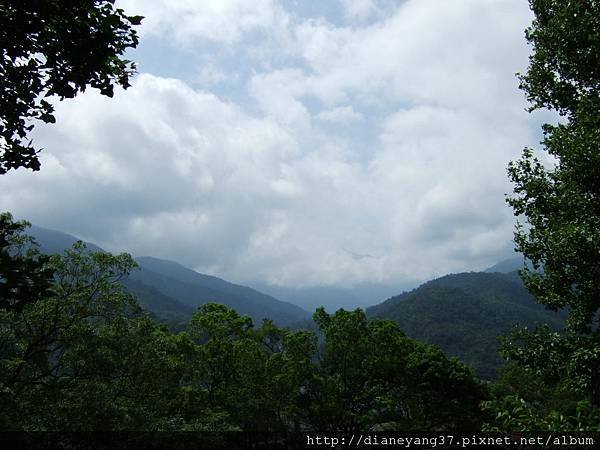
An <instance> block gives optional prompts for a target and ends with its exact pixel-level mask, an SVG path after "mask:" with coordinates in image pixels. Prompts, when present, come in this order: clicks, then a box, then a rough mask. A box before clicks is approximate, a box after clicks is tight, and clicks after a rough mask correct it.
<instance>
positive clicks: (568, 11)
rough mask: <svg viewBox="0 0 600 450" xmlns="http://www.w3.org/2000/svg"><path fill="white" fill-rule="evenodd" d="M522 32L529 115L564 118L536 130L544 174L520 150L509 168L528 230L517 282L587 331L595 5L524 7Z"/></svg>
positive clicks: (514, 201) (599, 230)
mask: <svg viewBox="0 0 600 450" xmlns="http://www.w3.org/2000/svg"><path fill="white" fill-rule="evenodd" d="M530 5H531V8H532V10H533V12H534V14H535V20H534V21H533V24H532V25H531V27H530V28H529V29H528V30H527V32H526V37H527V40H528V42H529V43H530V44H531V45H532V47H533V53H532V55H531V57H530V65H529V68H528V71H527V73H526V74H525V75H523V76H521V88H522V89H523V90H524V91H525V92H526V94H527V97H528V99H529V100H530V101H531V102H532V107H531V109H532V110H533V109H537V108H549V109H552V110H555V111H557V112H558V113H560V114H561V115H562V116H564V117H565V119H564V122H563V123H560V124H557V125H550V124H546V125H544V126H543V131H544V140H543V142H542V145H543V147H544V150H546V151H547V152H548V153H549V155H551V156H552V157H553V158H554V161H555V162H556V163H555V165H554V166H553V167H547V166H546V165H544V164H543V163H542V162H541V161H540V160H539V158H536V157H535V156H534V151H533V150H532V149H529V148H526V149H525V151H524V152H523V156H522V158H521V159H520V160H518V161H516V162H514V163H512V164H511V165H510V167H509V175H510V178H511V179H512V181H513V182H514V184H515V189H514V195H513V196H512V197H511V198H509V200H508V201H509V203H510V205H511V206H512V207H513V208H514V211H515V214H517V215H523V216H524V217H525V219H526V221H527V226H523V225H520V226H519V227H518V228H517V232H516V236H515V237H516V245H517V250H518V251H520V252H522V253H523V254H524V255H525V256H526V257H527V258H529V259H530V260H531V261H532V262H533V264H534V266H535V268H536V269H540V268H543V270H531V269H527V268H526V269H524V271H523V275H524V281H525V284H526V286H527V287H528V289H529V290H530V291H531V292H532V293H533V294H534V295H535V296H536V298H537V299H538V300H539V301H540V302H541V303H544V304H546V305H547V306H549V307H551V308H553V309H560V308H564V307H567V306H568V307H569V308H570V317H569V324H570V326H571V327H572V328H573V329H575V330H585V329H589V328H590V327H591V326H592V325H593V321H594V319H595V318H596V317H597V315H596V313H597V311H598V308H599V307H600V283H598V280H600V61H599V58H600V26H599V24H600V4H599V3H598V2H596V1H590V0H583V1H575V2H564V1H560V0H531V1H530Z"/></svg>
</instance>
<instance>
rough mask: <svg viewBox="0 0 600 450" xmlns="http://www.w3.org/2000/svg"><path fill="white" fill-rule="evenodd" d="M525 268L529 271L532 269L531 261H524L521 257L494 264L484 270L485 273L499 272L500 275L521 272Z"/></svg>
mask: <svg viewBox="0 0 600 450" xmlns="http://www.w3.org/2000/svg"><path fill="white" fill-rule="evenodd" d="M525 266H527V267H528V268H530V269H533V265H532V264H531V261H529V260H528V259H527V260H526V259H525V258H524V257H523V256H516V257H514V258H508V259H505V260H504V261H500V262H499V263H497V264H494V265H493V266H492V267H488V268H487V269H485V270H484V272H487V273H493V272H500V273H510V272H516V271H518V270H521V269H522V268H524V267H525Z"/></svg>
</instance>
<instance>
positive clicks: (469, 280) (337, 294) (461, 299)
mask: <svg viewBox="0 0 600 450" xmlns="http://www.w3.org/2000/svg"><path fill="white" fill-rule="evenodd" d="M29 234H31V235H32V236H33V237H34V238H35V239H36V241H37V242H38V243H39V245H40V248H41V250H42V251H43V252H46V253H60V252H62V251H63V250H64V249H65V248H67V247H70V246H71V245H72V244H73V243H75V242H76V241H77V238H75V237H74V236H71V235H68V234H65V233H62V232H59V231H54V230H49V229H46V228H41V227H37V226H33V227H32V228H31V229H30V230H29ZM87 246H88V248H89V249H90V250H93V251H102V249H101V248H100V247H99V246H97V245H95V244H93V243H87ZM135 260H136V262H137V263H138V265H139V268H138V269H137V270H134V271H133V272H132V273H131V274H130V276H129V277H128V278H127V279H125V280H124V282H123V283H124V285H125V287H126V288H127V289H128V290H129V291H130V292H132V293H133V294H134V295H136V296H137V298H138V300H139V301H140V304H141V305H142V307H144V308H145V309H147V310H148V311H149V312H150V313H151V314H152V315H153V316H154V317H155V318H156V319H157V320H159V321H161V322H164V323H166V324H168V325H169V326H170V327H171V329H173V330H182V329H185V327H186V325H187V323H188V322H189V320H190V318H191V316H192V315H193V314H194V311H195V310H196V309H197V308H198V306H200V305H202V304H204V303H207V302H217V303H223V304H226V305H228V306H229V307H232V308H234V309H236V310H237V311H238V312H239V313H240V314H246V315H248V316H250V317H252V319H253V321H254V322H255V323H260V322H261V321H262V319H264V318H269V319H271V320H273V321H274V322H275V323H277V324H278V325H281V326H287V327H292V328H302V327H307V328H314V324H312V321H311V313H309V312H308V311H307V310H305V309H303V308H301V307H300V306H298V305H301V306H303V307H305V308H307V309H309V310H311V311H314V309H315V308H316V307H318V306H321V305H324V306H325V307H326V309H327V310H328V311H330V312H333V311H335V310H337V309H338V308H340V307H343V308H345V309H354V308H356V307H358V306H360V307H365V306H368V305H374V306H371V307H368V308H367V309H366V311H367V314H368V316H369V317H371V318H382V319H390V320H393V321H395V322H396V323H398V324H399V325H400V327H401V328H402V329H403V330H404V331H405V333H406V334H407V335H408V336H409V337H412V338H415V339H418V340H420V341H423V342H427V343H429V344H434V345H437V346H439V347H440V348H441V349H442V350H444V351H445V352H446V353H448V354H449V355H452V356H456V357H458V358H460V359H461V360H462V361H464V362H466V363H467V364H469V365H471V366H472V367H473V368H474V369H475V371H476V372H477V374H478V375H479V376H481V377H482V378H486V379H491V378H494V377H495V375H496V371H497V369H498V367H500V366H501V364H502V361H501V359H500V357H499V356H498V353H497V349H498V336H500V335H506V334H507V333H509V332H510V330H511V328H512V327H513V326H514V325H515V324H520V325H524V326H528V327H533V326H535V324H537V323H547V324H549V325H550V327H551V328H554V329H559V328H561V327H562V325H563V322H564V318H565V313H564V312H559V313H556V312H553V311H549V310H547V309H545V308H544V307H543V306H541V305H539V304H537V303H536V302H535V301H534V299H533V297H532V296H531V295H530V294H529V292H528V291H527V290H526V289H525V287H524V286H523V283H522V282H521V279H520V278H519V276H518V273H517V272H516V271H517V270H518V269H520V268H522V267H523V266H524V259H523V258H522V257H520V258H519V257H516V258H512V259H509V260H505V261H502V262H500V263H498V264H496V265H494V266H492V267H490V268H488V269H486V270H485V271H483V272H468V273H458V274H450V275H446V276H443V277H441V278H437V279H434V280H431V281H428V282H426V283H424V284H422V285H420V286H419V287H417V288H415V289H412V290H410V291H405V292H403V293H402V294H399V295H393V293H395V292H398V291H401V290H402V289H401V288H400V287H393V286H380V285H364V286H359V287H355V288H343V287H339V288H338V287H315V288H303V289H294V288H285V287H276V286H271V285H268V284H257V285H255V287H260V289H253V288H251V287H247V286H242V285H239V284H234V283H230V282H228V281H225V280H223V279H221V278H218V277H214V276H210V275H204V274H201V273H198V272H196V271H194V270H191V269H189V268H187V267H184V266H183V265H181V264H179V263H177V262H174V261H168V260H164V259H158V258H154V257H149V256H145V257H137V258H135ZM263 290H264V291H265V292H266V293H265V292H261V291H263ZM386 297H388V299H387V300H385V301H383V302H381V300H382V299H384V298H386ZM280 299H284V300H286V301H282V300H280ZM380 302H381V303H380ZM294 303H297V304H294Z"/></svg>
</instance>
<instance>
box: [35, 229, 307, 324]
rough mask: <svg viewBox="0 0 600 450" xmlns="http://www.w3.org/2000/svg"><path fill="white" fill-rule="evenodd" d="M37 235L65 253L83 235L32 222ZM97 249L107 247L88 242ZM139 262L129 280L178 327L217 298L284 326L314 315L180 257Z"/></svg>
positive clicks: (148, 305)
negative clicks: (205, 271)
mask: <svg viewBox="0 0 600 450" xmlns="http://www.w3.org/2000/svg"><path fill="white" fill-rule="evenodd" d="M28 233H29V234H30V235H31V236H33V237H34V238H35V239H36V241H37V243H38V244H39V246H40V249H41V251H42V252H44V253H50V254H54V253H61V252H62V251H64V249H66V248H68V247H71V245H73V244H74V243H75V242H77V240H78V239H77V238H76V237H74V236H71V235H69V234H66V233H62V232H60V231H55V230H49V229H46V228H42V227H38V226H32V227H31V228H30V229H29V230H28ZM86 245H87V247H88V248H89V249H90V250H92V251H103V250H102V249H101V248H100V247H99V246H97V245H95V244H93V243H86ZM135 261H136V262H137V263H138V266H139V268H138V269H136V270H133V271H132V272H131V274H130V275H129V277H128V278H127V279H125V280H124V282H123V284H124V285H125V287H126V288H127V289H128V290H129V291H130V292H131V293H133V294H135V295H136V296H137V297H138V300H139V302H140V304H141V305H142V306H143V307H144V308H145V309H147V310H148V311H149V312H150V313H152V314H153V315H154V316H155V317H156V318H157V319H158V320H161V321H163V322H166V323H168V324H169V325H170V326H171V327H172V328H174V329H182V328H184V327H185V325H186V324H187V323H188V322H189V319H190V318H191V316H192V315H193V313H194V311H195V310H196V309H197V308H198V306H200V305H202V304H204V303H208V302H216V303H223V304H226V305H227V306H229V307H231V308H234V309H236V310H237V311H238V312H239V313H240V314H246V315H248V316H250V317H252V319H253V321H254V322H255V323H260V322H261V321H262V320H263V319H265V318H268V319H271V320H273V321H274V322H275V323H277V324H278V325H281V326H291V325H294V324H297V323H299V322H303V321H306V320H308V319H309V318H310V313H309V312H308V311H305V310H303V309H302V308H300V307H298V306H296V305H294V304H291V303H286V302H282V301H280V300H278V299H276V298H274V297H272V296H270V295H267V294H263V293H262V292H259V291H256V290H254V289H252V288H249V287H246V286H241V285H238V284H234V283H230V282H228V281H225V280H222V279H220V278H217V277H213V276H210V275H203V274H200V273H198V272H196V271H194V270H191V269H188V268H187V267H184V266H182V265H181V264H179V263H176V262H174V261H168V260H163V259H158V258H153V257H137V258H135Z"/></svg>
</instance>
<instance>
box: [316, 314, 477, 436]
mask: <svg viewBox="0 0 600 450" xmlns="http://www.w3.org/2000/svg"><path fill="white" fill-rule="evenodd" d="M314 320H315V322H316V323H317V325H318V326H319V329H320V330H321V332H322V333H323V336H324V343H323V349H322V352H321V355H320V358H319V365H318V368H317V371H316V372H315V374H314V376H313V377H312V379H311V382H310V383H309V385H308V387H307V396H308V401H307V402H306V408H305V409H306V411H305V414H306V420H307V422H308V423H309V424H310V426H311V427H312V428H313V429H316V430H327V431H331V432H343V433H350V434H351V433H354V432H358V431H360V430H365V429H372V428H373V427H377V428H380V429H382V428H383V429H388V430H419V431H424V430H437V431H440V430H457V429H461V430H472V429H476V428H477V427H478V426H479V423H480V420H481V415H480V410H479V402H480V401H481V400H483V399H484V398H485V395H486V392H485V388H484V387H483V386H482V385H481V384H480V383H479V382H478V380H477V379H476V378H475V376H474V375H473V372H472V371H471V370H470V369H469V368H467V367H466V366H465V365H464V364H462V363H460V362H459V361H458V360H457V359H448V358H447V357H446V356H445V355H444V353H443V352H442V351H441V350H439V349H438V348H435V347H432V346H429V345H426V344H422V343H419V342H417V341H415V340H413V339H410V338H408V337H406V335H405V334H404V333H403V332H402V331H401V330H400V328H398V326H397V325H396V324H395V323H394V322H392V321H390V320H372V321H368V320H367V317H366V315H365V313H364V311H362V310H360V309H357V310H355V311H344V310H343V309H342V310H339V311H337V312H336V313H335V314H333V315H329V314H327V313H326V312H325V310H324V309H323V308H319V309H318V310H317V311H316V313H315V315H314Z"/></svg>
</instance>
